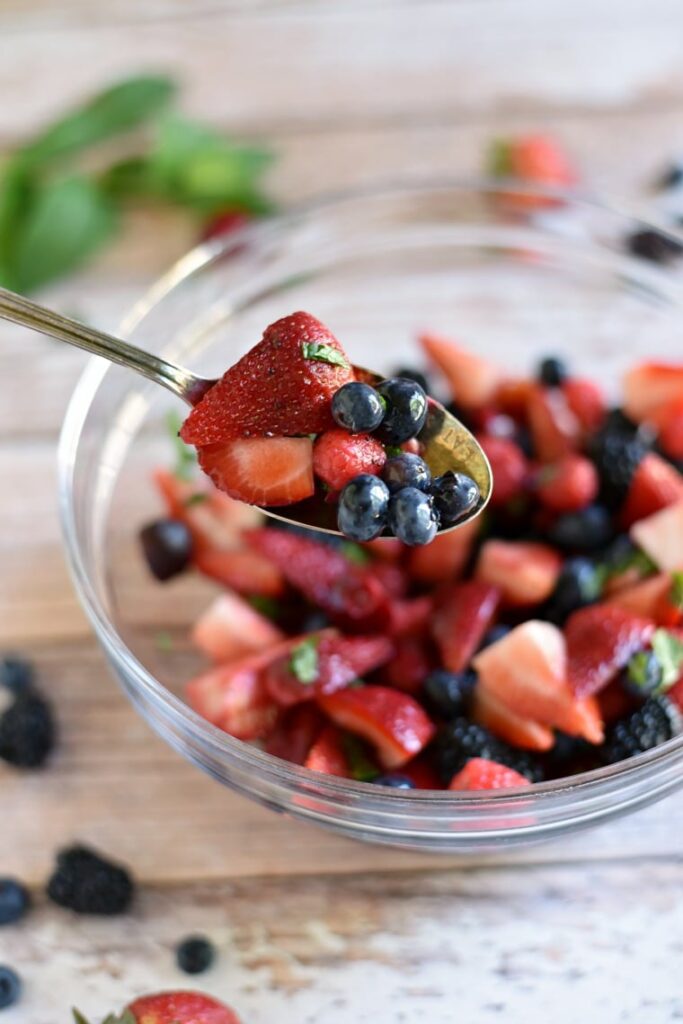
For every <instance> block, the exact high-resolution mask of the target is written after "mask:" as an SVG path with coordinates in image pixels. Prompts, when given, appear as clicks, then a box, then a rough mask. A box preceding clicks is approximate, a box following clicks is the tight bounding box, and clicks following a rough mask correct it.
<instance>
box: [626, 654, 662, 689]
mask: <svg viewBox="0 0 683 1024" xmlns="http://www.w3.org/2000/svg"><path fill="white" fill-rule="evenodd" d="M663 679H664V671H663V669H662V666H661V664H660V661H659V658H658V657H657V655H656V654H655V652H654V651H638V652H637V653H636V654H634V655H633V656H632V657H631V659H630V661H629V663H628V665H627V666H626V668H625V669H624V671H623V672H622V673H621V675H620V676H619V681H620V683H621V685H622V686H623V688H624V689H625V690H626V692H627V693H630V694H631V695H632V696H633V697H640V698H641V699H642V698H644V697H648V696H650V695H651V694H653V693H656V692H657V690H658V689H659V688H660V687H661V686H662V681H663Z"/></svg>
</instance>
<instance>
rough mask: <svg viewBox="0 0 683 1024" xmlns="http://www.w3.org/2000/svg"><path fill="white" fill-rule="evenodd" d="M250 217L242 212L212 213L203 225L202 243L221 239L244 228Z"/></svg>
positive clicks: (224, 211) (222, 211)
mask: <svg viewBox="0 0 683 1024" xmlns="http://www.w3.org/2000/svg"><path fill="white" fill-rule="evenodd" d="M250 220H251V217H250V216H249V214H248V213H245V211H244V210H221V211H220V212H219V213H214V214H213V216H212V217H211V218H210V220H208V221H207V223H206V224H205V225H204V230H203V231H202V241H203V242H209V241H210V240H211V239H212V238H223V237H225V236H226V235H232V234H234V233H235V232H237V231H241V230H242V228H245V227H246V226H247V224H248V223H249V221H250Z"/></svg>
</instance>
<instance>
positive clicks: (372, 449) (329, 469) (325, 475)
mask: <svg viewBox="0 0 683 1024" xmlns="http://www.w3.org/2000/svg"><path fill="white" fill-rule="evenodd" d="M386 461H387V453H386V452H385V450H384V446H383V445H381V444H380V443H379V441H378V440H377V439H376V438H374V437H370V435H369V434H349V433H348V431H346V430H341V429H339V430H326V431H325V433H324V434H321V435H320V437H319V438H318V439H317V440H316V442H315V444H314V445H313V471H314V473H315V474H316V476H318V477H320V479H321V480H322V481H323V483H325V484H327V486H328V487H330V488H331V489H332V490H333V491H341V489H342V487H345V486H346V484H348V482H349V481H350V480H353V478H354V476H359V475H360V474H361V473H370V474H372V475H373V476H376V475H377V474H378V473H380V472H381V470H382V466H383V465H384V463H385V462H386Z"/></svg>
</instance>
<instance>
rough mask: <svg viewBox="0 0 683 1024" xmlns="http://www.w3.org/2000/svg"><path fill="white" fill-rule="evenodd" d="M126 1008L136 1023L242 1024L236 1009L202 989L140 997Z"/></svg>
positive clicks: (114, 1022)
mask: <svg viewBox="0 0 683 1024" xmlns="http://www.w3.org/2000/svg"><path fill="white" fill-rule="evenodd" d="M127 1009H128V1012H129V1013H130V1014H132V1016H133V1018H134V1020H135V1021H136V1022H137V1024H240V1021H239V1018H238V1017H237V1014H236V1013H235V1012H234V1010H231V1009H230V1007H229V1006H225V1005H224V1004H223V1003H219V1002H218V1000H217V999H213V998H212V997H211V996H207V995H205V994H204V993H203V992H159V993H156V994H154V995H149V996H141V997H140V998H139V999H136V1000H135V1001H134V1002H132V1003H130V1005H129V1006H128V1007H127ZM112 1024H116V1020H115V1019H114V1020H113V1021H112Z"/></svg>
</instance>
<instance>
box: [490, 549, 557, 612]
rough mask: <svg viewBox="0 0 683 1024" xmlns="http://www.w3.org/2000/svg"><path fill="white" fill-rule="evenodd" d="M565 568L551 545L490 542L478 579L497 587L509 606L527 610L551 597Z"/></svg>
mask: <svg viewBox="0 0 683 1024" xmlns="http://www.w3.org/2000/svg"><path fill="white" fill-rule="evenodd" d="M561 567H562V559H561V557H560V556H559V555H558V553H557V552H556V551H555V550H554V548H551V547H549V546H548V545H547V544H536V543H533V542H527V541H514V540H510V541H506V540H487V541H486V542H485V543H484V544H483V545H482V548H481V551H480V553H479V559H478V561H477V566H476V569H475V576H476V578H477V579H478V580H479V581H481V582H482V583H486V584H489V585H490V586H493V587H497V588H498V590H499V592H500V595H501V599H502V601H503V602H504V603H505V604H507V605H512V606H514V607H522V608H523V607H530V606H531V605H534V604H540V603H541V602H542V601H545V600H546V598H548V597H550V595H551V594H552V592H553V590H554V589H555V584H556V583H557V579H558V576H559V574H560V569H561Z"/></svg>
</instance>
